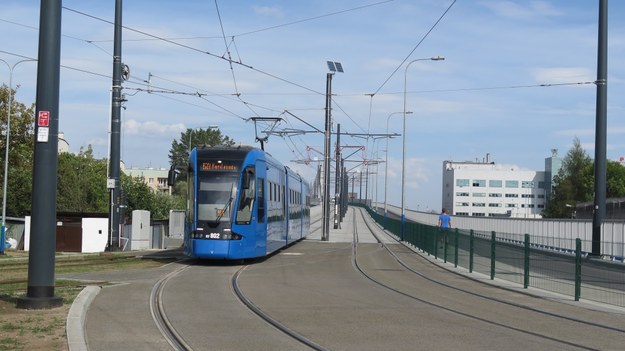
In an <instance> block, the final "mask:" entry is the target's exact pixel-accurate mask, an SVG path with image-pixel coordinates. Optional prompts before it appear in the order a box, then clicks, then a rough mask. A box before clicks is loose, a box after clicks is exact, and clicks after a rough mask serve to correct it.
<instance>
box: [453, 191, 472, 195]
mask: <svg viewBox="0 0 625 351" xmlns="http://www.w3.org/2000/svg"><path fill="white" fill-rule="evenodd" d="M456 196H469V193H463V192H460V191H459V192H457V193H456Z"/></svg>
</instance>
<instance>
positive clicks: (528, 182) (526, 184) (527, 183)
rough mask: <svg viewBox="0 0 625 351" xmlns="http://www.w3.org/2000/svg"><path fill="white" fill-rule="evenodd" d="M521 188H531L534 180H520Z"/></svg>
mask: <svg viewBox="0 0 625 351" xmlns="http://www.w3.org/2000/svg"><path fill="white" fill-rule="evenodd" d="M521 188H525V189H533V188H534V182H533V181H531V180H524V181H522V182H521Z"/></svg>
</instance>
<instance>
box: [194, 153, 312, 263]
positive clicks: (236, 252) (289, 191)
mask: <svg viewBox="0 0 625 351" xmlns="http://www.w3.org/2000/svg"><path fill="white" fill-rule="evenodd" d="M188 187H189V194H190V195H189V201H188V203H187V207H188V209H187V224H186V228H187V230H185V239H184V250H185V254H186V255H187V256H189V257H193V258H203V259H244V258H253V257H261V256H265V255H268V254H271V253H272V252H275V251H276V250H279V249H280V248H283V247H285V246H287V245H289V244H291V243H293V242H296V241H298V240H300V239H302V238H304V237H306V236H307V235H308V234H309V232H310V195H309V191H308V190H309V189H308V184H307V183H306V182H305V181H304V180H303V179H302V177H301V176H300V175H299V174H297V173H295V172H293V171H292V170H291V169H289V168H288V167H285V166H283V165H282V164H280V162H278V161H277V160H275V159H274V158H273V157H271V156H270V155H269V154H267V153H265V152H264V151H262V150H260V149H257V148H253V147H251V146H237V147H225V146H220V147H199V148H195V149H193V150H192V151H191V154H190V157H189V181H188Z"/></svg>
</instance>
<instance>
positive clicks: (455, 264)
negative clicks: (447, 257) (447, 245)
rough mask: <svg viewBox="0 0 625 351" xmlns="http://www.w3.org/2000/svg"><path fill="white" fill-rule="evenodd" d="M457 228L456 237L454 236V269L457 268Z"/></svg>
mask: <svg viewBox="0 0 625 351" xmlns="http://www.w3.org/2000/svg"><path fill="white" fill-rule="evenodd" d="M459 235H460V233H459V232H458V228H456V235H454V267H458V236H459Z"/></svg>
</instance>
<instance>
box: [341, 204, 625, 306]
mask: <svg viewBox="0 0 625 351" xmlns="http://www.w3.org/2000/svg"><path fill="white" fill-rule="evenodd" d="M353 205H355V206H361V205H359V204H353ZM363 207H364V206H363ZM366 209H367V211H368V213H369V214H370V215H371V217H372V218H373V219H374V220H375V221H376V222H377V223H379V224H380V225H381V226H383V227H384V229H386V230H387V231H388V232H390V233H391V234H393V235H394V236H396V237H397V238H398V239H399V238H400V233H401V220H400V219H399V218H398V216H397V215H395V216H384V214H381V213H379V212H376V211H374V210H373V209H372V208H370V207H366ZM420 214H423V215H428V216H423V218H424V219H425V222H426V223H419V222H417V221H414V220H413V218H411V217H413V216H409V215H408V214H406V223H405V228H404V238H403V241H404V242H405V243H407V244H409V245H411V246H413V247H414V248H416V249H418V250H421V251H423V252H424V253H425V254H427V255H433V256H434V257H435V258H437V259H442V260H444V261H445V262H448V263H452V264H454V266H456V267H457V266H460V267H463V268H466V269H467V270H468V271H469V272H470V273H473V272H478V273H482V274H485V275H487V276H490V279H495V278H498V279H503V280H507V281H511V282H514V283H518V284H520V285H522V286H523V287H524V288H528V287H530V286H531V287H535V288H539V289H543V290H547V291H552V292H556V293H560V294H564V295H567V296H571V297H573V298H574V299H575V301H579V300H580V299H581V298H583V299H587V300H592V301H597V302H602V303H607V304H611V305H616V306H621V307H625V264H624V263H623V261H622V256H623V255H622V241H619V242H610V241H602V248H606V249H608V250H607V251H608V252H620V257H619V256H615V255H606V256H604V258H607V259H600V258H593V257H591V255H588V250H589V249H590V248H591V247H592V241H591V240H587V239H582V238H579V237H576V238H574V237H572V235H573V234H571V233H568V234H566V235H562V236H561V237H555V236H547V237H545V236H541V235H533V234H532V232H526V233H523V234H518V233H510V232H508V233H499V232H496V231H494V230H490V231H489V230H485V227H481V228H479V229H465V228H466V227H460V226H461V222H462V220H463V219H465V218H462V217H457V216H454V217H453V218H452V224H453V227H454V229H451V230H440V229H439V228H438V227H437V226H436V224H437V220H438V215H436V214H426V213H420ZM490 220H491V221H495V220H493V219H490ZM532 221H534V220H532ZM459 222H460V223H459ZM485 223H487V222H486V221H482V225H483V224H485ZM515 225H517V226H520V224H519V223H515ZM459 227H460V228H463V229H460V228H459ZM548 228H551V229H553V228H554V227H553V226H551V227H549V226H548ZM558 230H560V229H558ZM538 233H542V232H540V231H538ZM575 234H577V232H575ZM614 246H616V247H614ZM584 248H587V249H584ZM619 259H620V260H619Z"/></svg>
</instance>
